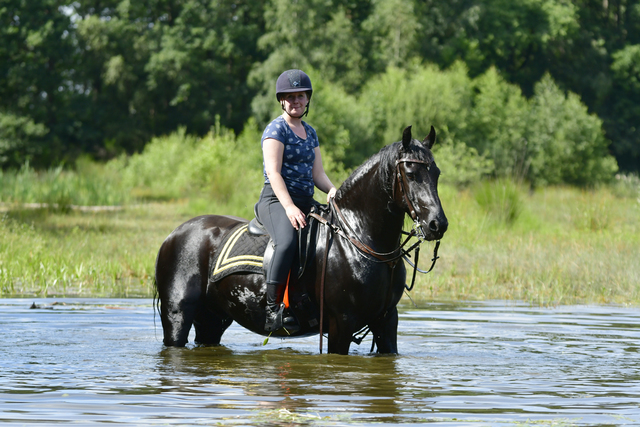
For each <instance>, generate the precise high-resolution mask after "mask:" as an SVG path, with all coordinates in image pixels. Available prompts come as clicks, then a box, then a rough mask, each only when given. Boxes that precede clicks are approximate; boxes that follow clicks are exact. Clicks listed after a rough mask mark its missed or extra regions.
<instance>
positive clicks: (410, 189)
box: [392, 126, 449, 240]
mask: <svg viewBox="0 0 640 427" xmlns="http://www.w3.org/2000/svg"><path fill="white" fill-rule="evenodd" d="M435 141H436V131H435V129H434V128H433V126H431V132H429V135H427V137H426V138H425V139H424V140H423V141H418V140H417V139H412V138H411V126H408V127H407V128H406V129H405V130H404V132H403V133H402V144H401V145H399V150H398V156H397V160H396V161H395V171H394V172H395V173H394V178H393V179H394V182H393V192H392V193H393V200H394V202H395V204H396V206H398V207H400V208H401V209H402V210H404V211H405V212H406V213H408V214H409V215H411V218H413V220H414V221H415V222H416V224H417V225H418V226H419V228H421V229H422V233H423V234H424V237H425V238H426V239H427V240H438V239H440V238H442V236H443V235H444V233H445V231H447V227H448V226H449V222H448V221H447V217H446V216H445V214H444V210H443V209H442V204H441V203H440V197H438V177H439V175H440V169H438V166H436V163H435V160H434V159H433V154H432V153H431V147H433V144H434V143H435Z"/></svg>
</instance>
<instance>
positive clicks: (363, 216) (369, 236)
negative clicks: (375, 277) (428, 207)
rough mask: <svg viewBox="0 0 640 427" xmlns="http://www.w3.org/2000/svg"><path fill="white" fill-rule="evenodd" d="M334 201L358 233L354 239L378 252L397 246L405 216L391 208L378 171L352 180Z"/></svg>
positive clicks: (354, 231)
mask: <svg viewBox="0 0 640 427" xmlns="http://www.w3.org/2000/svg"><path fill="white" fill-rule="evenodd" d="M335 201H336V204H337V205H338V207H339V209H340V211H341V212H342V214H343V215H344V217H345V219H346V222H347V224H348V226H349V228H350V229H351V231H353V233H354V234H355V236H353V237H356V238H358V239H359V240H361V241H363V242H364V243H366V244H368V245H370V246H372V247H374V249H375V250H377V251H390V250H393V249H395V248H396V247H397V245H398V241H399V239H400V234H401V232H402V226H403V224H404V214H403V213H400V212H397V211H394V210H392V209H390V207H389V206H390V202H391V198H390V196H389V194H387V193H386V192H385V191H384V190H383V187H382V183H381V181H380V177H379V175H378V174H377V173H376V172H375V171H374V172H370V173H369V174H363V175H362V176H360V177H359V179H356V180H353V181H352V182H351V183H350V185H349V188H348V189H347V190H346V191H342V192H340V193H339V194H338V196H337V197H336V200H335Z"/></svg>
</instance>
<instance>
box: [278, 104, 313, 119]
mask: <svg viewBox="0 0 640 427" xmlns="http://www.w3.org/2000/svg"><path fill="white" fill-rule="evenodd" d="M309 104H311V102H307V106H306V108H305V109H304V113H302V114H301V115H300V116H297V117H296V116H292V115H291V114H289V112H288V111H287V110H286V108H284V101H280V106H281V107H282V111H284V112H285V113H287V115H288V116H289V117H291V118H294V119H301V118H303V117H304V116H306V115H307V114H309Z"/></svg>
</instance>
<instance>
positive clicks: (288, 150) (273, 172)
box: [256, 70, 336, 332]
mask: <svg viewBox="0 0 640 427" xmlns="http://www.w3.org/2000/svg"><path fill="white" fill-rule="evenodd" d="M312 93H313V88H312V87H311V80H310V79H309V76H307V75H306V74H305V73H304V72H303V71H300V70H289V71H285V72H284V73H282V74H281V75H280V77H278V80H277V81H276V98H277V100H278V102H280V105H281V107H282V110H283V113H282V115H281V116H279V117H278V118H276V119H275V120H273V121H272V122H271V123H270V124H269V125H268V126H267V127H266V128H265V130H264V133H263V134H262V156H263V162H264V171H263V172H264V177H265V181H264V187H263V189H262V192H261V193H260V199H259V200H258V203H257V204H256V212H257V216H258V219H259V220H260V222H261V223H262V224H263V225H264V226H265V228H266V229H267V231H269V235H270V236H271V238H272V239H273V244H274V252H273V257H272V258H271V263H270V264H269V266H268V268H267V273H266V282H267V310H266V311H267V320H266V322H265V330H266V331H267V332H271V331H275V330H278V329H280V328H281V327H282V326H283V324H284V325H286V324H288V323H291V322H293V318H289V317H288V318H285V319H284V320H283V319H282V311H283V310H284V306H283V304H281V303H280V299H281V295H282V294H283V293H284V288H285V285H286V283H287V278H288V275H289V270H290V269H291V264H292V262H293V259H294V257H295V251H296V249H297V246H298V229H300V228H302V227H305V226H306V225H307V221H306V216H307V214H309V211H310V210H311V207H312V205H313V203H314V201H313V193H314V187H318V188H319V189H320V190H322V191H324V192H325V193H327V202H328V201H329V199H331V198H332V197H333V196H334V195H335V193H336V187H335V186H334V185H333V184H332V183H331V180H330V179H329V177H327V174H326V173H325V171H324V167H323V166H322V157H321V155H320V148H319V144H318V136H317V134H316V131H315V129H313V128H312V127H311V126H309V125H308V124H307V123H305V122H303V121H302V117H304V116H305V115H306V114H307V113H308V112H309V102H310V100H311V95H312Z"/></svg>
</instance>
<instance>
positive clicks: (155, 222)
mask: <svg viewBox="0 0 640 427" xmlns="http://www.w3.org/2000/svg"><path fill="white" fill-rule="evenodd" d="M440 193H441V198H442V202H443V205H444V208H445V211H446V214H447V217H448V218H449V222H450V226H449V230H448V231H447V234H446V235H445V236H444V238H443V239H442V244H441V247H440V251H439V255H440V257H441V258H440V260H438V262H437V264H436V268H435V269H434V270H433V271H432V273H430V274H429V275H426V276H422V275H418V281H417V283H416V286H415V288H414V290H413V291H412V293H411V297H412V298H413V299H414V300H415V301H417V302H418V303H420V302H421V301H429V300H488V299H505V300H518V301H526V302H529V303H531V304H535V305H554V304H574V303H616V304H631V305H640V286H639V285H640V263H638V262H637V258H638V254H639V253H640V224H639V223H638V220H637V219H638V218H639V217H640V202H639V201H638V200H637V197H625V198H619V197H616V196H615V195H614V194H613V191H612V189H611V188H610V187H607V188H601V189H598V190H594V191H582V190H577V189H573V188H565V187H554V188H546V189H540V190H537V191H535V192H533V193H529V192H523V193H521V194H520V198H521V203H522V209H521V213H520V215H519V217H518V218H517V219H516V220H515V221H514V222H513V223H512V224H510V225H508V224H507V223H505V222H499V221H494V220H492V219H490V216H489V215H488V214H487V212H486V211H485V209H484V208H483V207H482V206H481V205H480V204H479V203H478V202H477V200H476V197H475V195H474V194H473V193H472V191H471V190H457V189H455V188H453V187H448V186H442V187H441V191H440ZM253 202H254V201H253V200H247V201H246V202H245V203H238V202H237V201H234V200H230V201H229V203H221V202H217V201H215V200H212V199H209V198H205V197H200V198H190V199H184V200H180V201H174V202H165V203H153V204H143V205H138V206H131V207H128V208H125V209H123V210H121V211H116V212H78V211H72V212H69V213H63V212H59V211H50V210H44V209H42V210H12V211H9V212H5V213H4V214H0V215H1V216H0V218H1V220H0V293H1V295H2V296H10V295H13V296H15V295H21V296H25V295H38V296H54V295H56V296H57V295H67V296H74V295H83V296H150V295H151V294H152V283H153V274H154V264H155V256H156V254H157V251H158V249H159V247H160V244H161V243H162V241H163V240H164V238H165V237H166V236H167V235H168V234H169V233H170V232H171V231H172V230H173V229H174V228H175V227H176V226H177V225H179V224H180V223H182V222H184V221H185V220H187V219H188V218H191V217H193V216H196V215H200V214H206V213H221V214H233V215H240V216H244V217H249V216H250V215H251V212H252V206H253ZM600 206H606V207H607V208H606V211H605V212H604V213H606V215H604V216H603V215H602V214H596V215H595V216H597V217H598V218H600V219H599V221H601V224H600V225H598V226H597V227H594V226H591V225H589V224H591V223H592V222H589V223H588V222H585V220H584V215H585V211H588V210H589V209H593V211H594V212H597V211H598V210H599V209H600ZM590 215H591V214H590ZM432 247H433V246H432V244H429V243H427V244H425V245H423V249H422V259H421V261H420V265H421V266H422V267H423V268H424V267H427V266H428V265H429V258H430V257H429V256H428V255H429V250H430V249H431V248H432Z"/></svg>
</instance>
